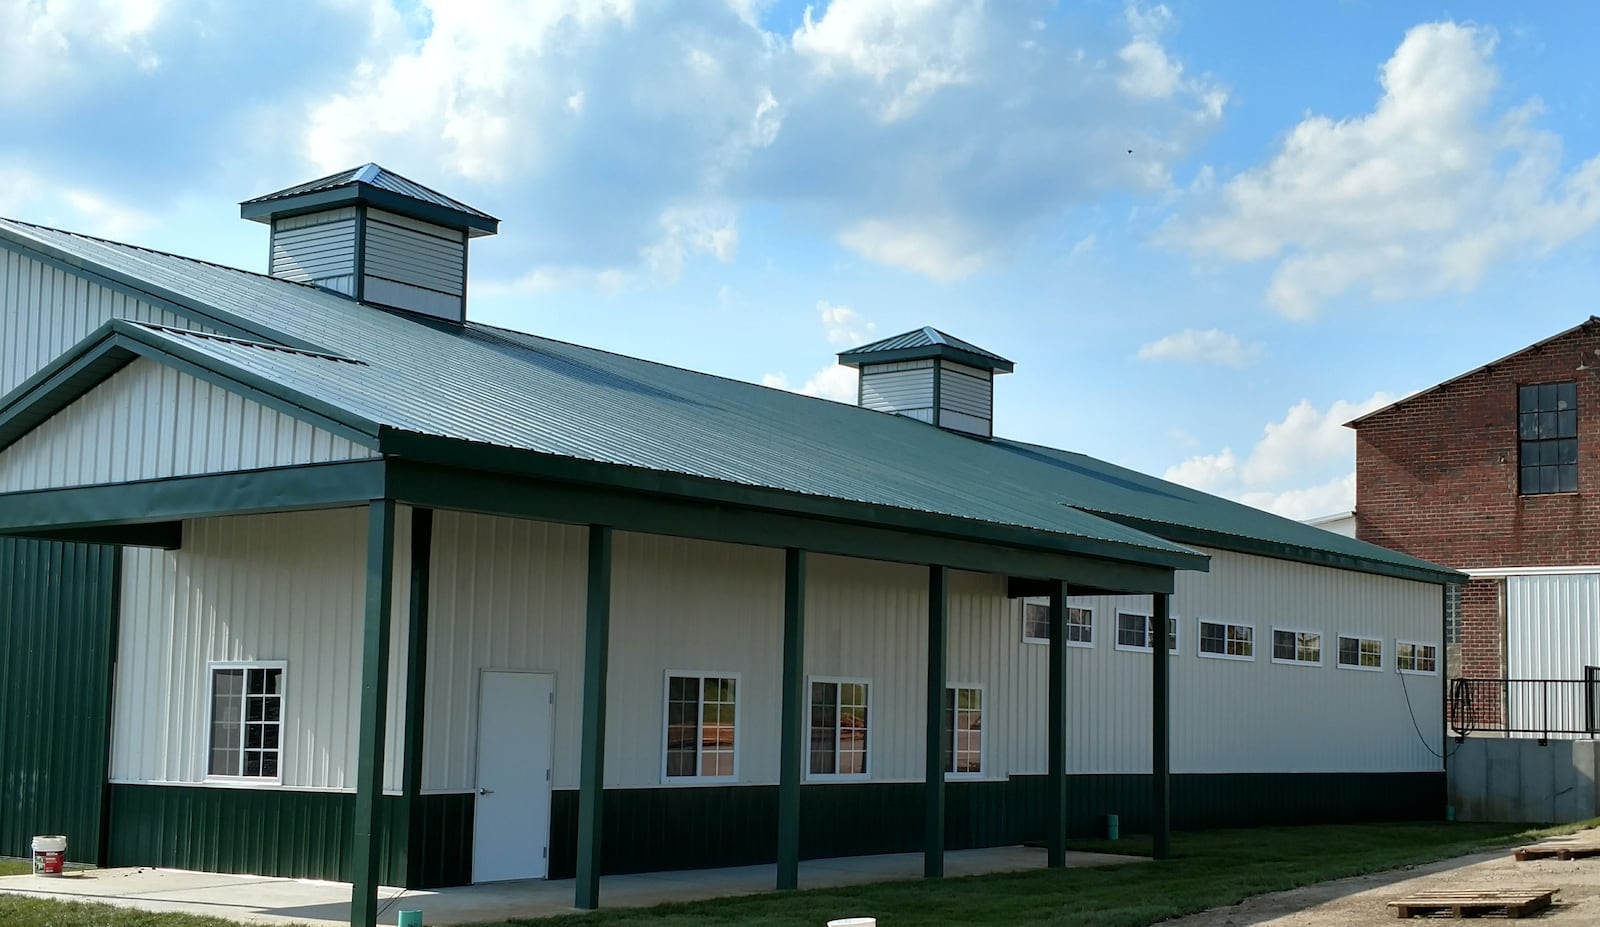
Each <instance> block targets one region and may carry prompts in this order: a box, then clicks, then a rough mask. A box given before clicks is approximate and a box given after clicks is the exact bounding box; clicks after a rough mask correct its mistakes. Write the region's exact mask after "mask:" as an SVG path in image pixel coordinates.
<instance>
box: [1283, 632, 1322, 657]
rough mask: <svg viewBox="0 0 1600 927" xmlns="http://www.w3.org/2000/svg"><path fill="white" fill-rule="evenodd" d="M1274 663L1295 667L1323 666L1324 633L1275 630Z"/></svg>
mask: <svg viewBox="0 0 1600 927" xmlns="http://www.w3.org/2000/svg"><path fill="white" fill-rule="evenodd" d="M1272 662H1274V663H1289V664H1293V665H1295V666H1321V665H1322V632H1321V631H1302V630H1299V629H1297V628H1273V629H1272Z"/></svg>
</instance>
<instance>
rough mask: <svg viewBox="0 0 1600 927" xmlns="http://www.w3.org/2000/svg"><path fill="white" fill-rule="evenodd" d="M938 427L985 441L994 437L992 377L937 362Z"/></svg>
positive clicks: (966, 367)
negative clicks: (984, 439) (972, 435)
mask: <svg viewBox="0 0 1600 927" xmlns="http://www.w3.org/2000/svg"><path fill="white" fill-rule="evenodd" d="M939 424H940V425H941V426H943V427H945V428H952V429H955V430H956V431H964V432H967V433H968V434H975V435H979V436H981V437H984V438H988V437H991V436H992V435H993V434H994V375H993V374H991V373H990V372H989V371H987V370H979V369H978V368H976V367H968V366H966V365H965V364H955V363H951V362H950V361H940V362H939Z"/></svg>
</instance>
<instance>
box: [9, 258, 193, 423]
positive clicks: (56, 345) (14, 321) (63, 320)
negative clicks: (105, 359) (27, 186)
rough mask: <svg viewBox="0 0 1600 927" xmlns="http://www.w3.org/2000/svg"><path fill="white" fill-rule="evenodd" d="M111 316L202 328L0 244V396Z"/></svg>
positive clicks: (112, 317)
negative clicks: (1, 246)
mask: <svg viewBox="0 0 1600 927" xmlns="http://www.w3.org/2000/svg"><path fill="white" fill-rule="evenodd" d="M114 318H116V319H131V320H134V321H140V322H154V323H157V324H159V325H168V326H173V327H184V328H195V329H198V330H203V329H201V328H200V326H195V325H192V324H189V323H188V322H186V321H184V320H182V319H180V318H179V317H178V316H176V315H174V314H172V313H170V312H167V311H165V310H162V309H158V308H156V307H155V306H152V305H150V304H149V303H146V302H142V301H140V300H137V299H134V298H131V297H129V296H127V295H125V294H122V293H118V292H116V291H114V290H110V289H107V288H106V287H103V286H100V285H99V284H96V283H91V282H89V281H88V280H85V279H83V278H82V277H79V276H77V275H75V274H70V273H68V272H66V271H64V270H60V269H58V268H55V267H51V266H50V265H48V264H45V263H43V262H41V261H36V260H34V259H33V258H30V257H28V256H26V255H23V254H20V253H18V252H16V251H12V250H10V249H7V248H0V396H4V395H5V394H6V393H9V392H11V391H12V390H13V389H15V388H16V387H17V386H18V385H19V384H21V383H22V382H23V381H24V380H26V379H28V378H29V377H31V376H33V375H34V374H35V373H37V372H38V371H39V370H40V369H41V368H43V367H44V366H45V365H46V364H49V363H50V362H51V361H53V360H55V359H56V358H57V357H59V356H61V354H62V353H64V352H65V351H66V350H67V349H68V348H70V347H72V346H73V345H74V344H77V343H78V342H79V341H82V340H83V339H84V338H85V337H86V336H87V335H88V334H89V333H90V332H92V331H94V330H95V329H97V328H99V327H100V326H101V325H104V324H105V323H106V322H107V321H109V320H111V319H114Z"/></svg>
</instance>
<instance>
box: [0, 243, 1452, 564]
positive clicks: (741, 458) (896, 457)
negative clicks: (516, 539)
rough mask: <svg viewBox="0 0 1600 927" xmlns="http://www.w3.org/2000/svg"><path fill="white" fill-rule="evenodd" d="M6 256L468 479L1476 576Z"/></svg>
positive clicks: (531, 339)
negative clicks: (117, 297)
mask: <svg viewBox="0 0 1600 927" xmlns="http://www.w3.org/2000/svg"><path fill="white" fill-rule="evenodd" d="M8 241H9V242H10V243H11V246H13V247H17V246H21V247H24V248H27V249H30V250H31V251H33V252H34V253H35V254H37V255H39V256H41V257H44V258H46V259H49V260H54V261H56V262H58V263H62V264H65V265H68V266H72V267H74V268H77V269H79V270H80V271H81V272H87V273H90V274H93V275H96V276H98V277H100V278H101V279H104V280H106V281H108V282H112V283H113V284H117V285H122V286H125V287H129V288H133V289H137V290H138V291H140V292H141V293H144V294H148V295H150V296H153V297H155V298H157V299H159V300H161V301H163V302H165V303H167V304H169V305H171V306H173V307H175V308H177V309H178V310H179V311H189V312H193V313H195V314H196V315H197V316H202V317H204V318H206V319H209V320H212V322H213V323H214V324H218V325H220V326H222V327H223V328H224V329H225V330H227V331H229V332H230V333H231V335H230V336H216V335H204V334H199V333H195V332H188V331H183V330H175V329H165V328H160V327H156V326H147V325H135V324H132V323H127V322H115V323H112V324H111V325H110V326H107V328H106V329H104V330H103V331H102V332H100V333H97V335H96V336H95V337H93V338H91V339H88V340H86V341H85V343H84V344H83V345H82V346H80V348H79V349H77V350H76V351H74V352H73V353H74V354H83V355H86V354H87V353H89V352H90V351H91V350H92V349H93V347H94V343H97V342H103V341H105V339H106V338H108V337H111V336H115V337H118V338H121V339H123V341H124V342H125V343H128V344H136V345H137V346H142V347H141V350H146V349H148V350H159V351H163V352H168V353H171V354H173V355H174V356H177V357H180V358H182V359H183V360H184V361H185V362H187V363H190V364H193V365H195V366H197V367H200V368H205V369H208V370H212V371H215V372H216V373H217V374H218V375H221V376H224V377H226V378H228V379H230V380H232V381H235V382H239V383H243V384H245V385H246V386H248V387H250V388H253V389H258V390H261V391H263V392H266V393H271V394H273V395H275V396H278V397H279V398H281V399H282V400H283V401H284V402H286V403H289V404H292V405H294V406H297V407H300V408H305V409H309V410H311V411H312V412H314V413H315V414H316V415H317V416H319V417H322V418H325V419H328V420H332V421H335V422H338V423H341V424H342V425H344V426H345V427H348V428H349V429H351V430H353V431H357V432H360V433H363V434H376V435H377V436H378V438H379V443H380V447H383V448H384V449H385V450H386V451H388V452H391V453H406V454H410V453H418V452H419V450H418V449H419V448H423V449H425V448H429V447H435V446H441V442H442V443H443V444H458V445H460V446H461V447H463V448H465V449H466V451H467V452H468V453H465V454H463V455H458V456H460V457H461V459H462V460H463V461H464V464H463V465H471V461H472V460H473V457H472V453H471V452H470V451H471V448H473V447H478V448H481V449H482V456H483V457H484V458H485V459H487V458H489V457H494V458H495V459H505V458H507V454H508V453H510V454H512V457H511V458H510V459H515V460H517V461H519V462H520V463H518V464H517V465H518V466H523V465H524V464H526V465H527V466H529V467H530V468H533V467H548V466H551V465H554V464H557V463H559V462H560V461H569V462H573V463H574V464H575V465H576V464H581V465H583V466H584V467H587V468H589V469H586V470H584V471H583V472H585V473H592V472H598V471H596V470H595V469H594V468H596V467H598V468H600V469H601V470H606V471H607V472H612V471H614V472H618V473H622V472H626V473H629V474H635V475H641V476H644V477H648V475H649V474H652V473H654V474H668V475H676V476H678V477H683V478H686V479H689V480H690V481H691V482H693V483H694V485H697V486H712V485H725V486H742V487H750V488H758V489H761V490H769V491H775V492H777V493H780V494H787V496H792V497H795V498H800V497H805V498H811V499H821V500H835V501H838V502H840V503H845V504H847V505H853V506H858V507H861V506H864V507H865V508H860V509H859V510H857V509H851V510H850V511H851V512H856V513H857V514H855V515H850V516H849V517H852V518H854V517H870V511H872V510H874V507H879V508H888V509H895V510H901V511H905V512H912V513H923V514H924V515H926V516H928V517H929V518H930V519H931V520H929V521H927V522H926V524H928V525H929V526H930V530H943V531H947V532H951V533H954V532H957V531H959V530H960V526H961V524H963V523H966V524H986V525H996V526H1007V527H1009V528H1014V529H1019V530H1020V531H1022V532H1023V534H1024V535H1025V536H1027V537H1029V538H1036V539H1038V540H1040V541H1041V542H1044V541H1048V543H1049V545H1051V546H1052V547H1054V548H1057V549H1061V550H1067V551H1091V552H1092V553H1093V554H1094V555H1095V556H1106V557H1111V558H1113V559H1125V560H1128V561H1131V562H1143V563H1152V564H1160V565H1164V566H1169V567H1174V568H1180V569H1205V562H1206V561H1205V558H1204V557H1203V556H1201V555H1198V554H1196V553H1194V552H1193V551H1191V550H1189V549H1188V548H1187V547H1185V546H1183V545H1185V544H1204V545H1207V546H1212V547H1216V548H1220V549H1228V550H1241V551H1246V552H1251V553H1258V554H1264V555H1267V556H1274V557H1281V558H1285V559H1290V560H1300V561H1304V562H1311V563H1322V564H1327V565H1333V566H1340V567H1344V568H1348V569H1355V570H1362V571H1366V572H1374V573H1383V574H1388V575H1395V576H1402V577H1405V578H1411V579H1421V580H1424V581H1429V582H1446V581H1455V580H1457V579H1459V578H1460V577H1459V574H1456V573H1454V572H1452V571H1448V570H1444V569H1442V568H1439V567H1436V566H1433V565H1431V564H1427V563H1425V562H1423V561H1420V560H1416V559H1415V558H1411V557H1407V556H1405V555H1402V554H1397V553H1394V552H1392V551H1388V550H1385V549H1383V548H1379V547H1375V546H1372V545H1368V544H1364V543H1361V542H1359V541H1354V540H1351V539H1349V538H1344V537H1341V536H1339V535H1335V534H1332V533H1330V532H1325V531H1322V530H1320V529H1316V528H1312V527H1309V526H1306V525H1301V524H1299V523H1297V522H1293V521H1289V520H1287V519H1283V518H1278V517H1276V516H1273V515H1270V514H1267V513H1265V512H1260V511H1257V510H1255V509H1250V508H1248V507H1245V506H1242V505H1238V504H1236V503H1232V502H1228V501H1226V500H1223V499H1219V498H1217V497H1215V496H1209V495H1206V494H1205V493H1200V492H1197V491H1195V490H1190V489H1185V488H1183V487H1179V486H1175V485H1173V484H1170V483H1165V482H1163V481H1161V480H1157V479H1155V478H1153V477H1148V476H1144V475H1142V474H1138V473H1134V472H1133V471H1129V470H1124V469H1122V468H1119V467H1114V466H1112V465H1110V464H1107V463H1104V462H1103V461H1097V460H1094V459H1093V458H1090V457H1086V456H1083V455H1079V454H1072V453H1069V452H1066V451H1059V450H1053V449H1050V448H1042V447H1035V446H1031V445H1026V444H1021V443H1017V442H1010V441H1005V440H1003V439H1002V440H996V441H993V442H989V441H977V440H972V439H970V438H966V437H963V436H960V435H957V434H953V433H951V432H948V431H945V430H943V429H939V428H933V427H930V426H928V425H926V424H923V423H921V422H917V421H913V420H911V419H908V418H904V417H900V416H890V415H884V414H882V413H879V412H873V411H870V410H866V409H859V408H856V407H854V406H848V405H843V404H840V403H835V402H829V401H826V400H821V399H813V398H810V397H805V396H799V395H796V394H793V393H789V392H786V391H782V390H775V389H768V388H766V387H761V386H756V385H753V384H750V383H745V382H741V381H735V380H727V379H723V378H721V377H715V376H711V375H708V374H704V373H698V372H694V371H688V370H683V369H680V368H676V367H670V366H666V365H663V364H657V363H653V362H650V361H645V360H640V359H637V358H631V357H625V356H622V355H618V354H612V353H608V352H605V351H599V350H595V349H593V348H586V347H582V346H579V345H573V344H566V343H563V342H559V341H553V340H550V339H547V338H540V337H537V336H535V335H530V334H525V333H522V332H516V331H511V330H508V329H502V328H495V327H491V326H485V325H479V324H475V323H468V324H466V325H454V324H447V323H436V322H431V321H423V320H419V319H417V318H415V317H411V316H406V315H401V314H396V313H389V312H384V311H381V310H377V309H374V308H372V307H368V306H363V305H361V304H359V303H356V302H353V301H351V300H348V299H344V298H342V297H339V296H335V295H333V294H330V293H327V292H324V291H321V290H318V289H316V288H313V287H309V286H305V285H301V284H296V283H291V282H288V281H284V280H278V279H275V278H272V277H267V276H263V275H260V274H253V273H248V272H245V271H240V270H235V269H231V268H225V267H220V266H217V265H213V264H206V263H202V262H199V261H194V260H190V259H187V258H182V257H178V256H175V255H170V254H164V253H161V252H155V251H149V250H145V249H141V248H137V247H134V246H130V245H124V244H118V243H115V242H107V241H102V240H98V239H92V238H87V237H84V236H80V235H74V234H72V233H68V232H61V231H57V230H53V229H46V228H41V227H38V226H29V225H25V224H22V223H17V222H13V221H10V220H4V219H0V245H4V244H6V243H7V242H8ZM241 333H242V335H241ZM273 342H276V343H278V344H284V345H290V346H292V347H293V348H295V350H281V349H278V348H277V347H276V346H275V345H273V344H272V343H273ZM72 362H73V358H72V356H71V355H69V356H68V357H65V358H62V359H61V360H60V361H58V362H57V364H56V365H53V367H52V368H51V369H48V370H46V371H42V372H41V373H40V374H39V375H38V376H35V377H34V378H32V379H30V381H29V382H28V383H26V384H23V386H21V387H19V388H18V389H17V390H16V391H14V392H13V393H12V395H11V396H9V397H5V398H3V399H0V420H3V418H4V417H5V416H7V415H11V414H15V412H16V410H17V409H19V408H22V407H24V406H26V405H27V404H28V403H29V402H30V401H31V397H32V396H33V394H34V393H37V392H39V391H41V390H45V389H47V388H48V386H49V381H50V379H51V377H52V376H59V377H61V378H66V376H67V373H66V368H68V367H69V366H70V365H71V363H72ZM52 371H54V372H52ZM80 381H81V378H79V380H74V381H73V382H74V384H75V387H74V388H78V387H81V386H82V383H81V382H80ZM57 401H59V396H58V397H57ZM428 442H434V443H432V444H430V443H428ZM397 449H403V451H402V450H397ZM519 453H520V454H523V455H524V456H521V457H516V456H515V454H519ZM530 472H531V471H530ZM544 472H548V471H547V470H546V471H544ZM653 479H655V481H656V482H657V483H660V485H667V483H668V482H671V481H666V480H663V479H662V478H660V477H656V478H653ZM681 483H682V481H681V480H680V481H678V482H674V483H672V485H674V486H676V485H680V484H681ZM640 485H651V484H650V483H649V481H648V480H646V481H644V482H641V483H640ZM861 512H865V513H867V515H860V514H859V513H861ZM940 519H944V521H941V520H940Z"/></svg>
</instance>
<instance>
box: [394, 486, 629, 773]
mask: <svg viewBox="0 0 1600 927" xmlns="http://www.w3.org/2000/svg"><path fill="white" fill-rule="evenodd" d="M433 530H434V535H433V538H434V540H433V568H432V572H431V579H430V588H429V594H430V598H429V606H428V631H429V634H428V686H427V707H426V713H425V726H426V734H425V736H424V738H423V740H424V750H425V760H424V764H423V774H422V775H423V780H422V781H423V788H424V789H425V790H429V791H465V790H469V789H472V788H475V787H476V785H477V727H478V677H479V673H480V671H481V670H484V669H507V670H518V669H521V670H541V671H545V672H553V673H555V676H556V727H555V742H556V751H555V752H556V755H555V769H554V779H555V783H556V786H557V787H558V788H562V787H572V786H576V785H577V782H578V752H577V745H578V741H579V736H578V735H579V730H580V723H581V721H582V717H583V715H582V712H583V673H582V667H583V623H584V600H585V582H586V576H587V568H588V567H587V564H588V559H587V558H588V553H587V551H588V547H587V544H588V542H587V532H585V530H584V529H583V528H577V527H572V526H569V525H557V524H551V523H549V522H537V521H526V520H520V519H513V518H494V517H490V516H486V515H470V514H465V513H459V512H443V511H441V512H437V513H435V515H434V529H433ZM614 633H615V632H614ZM613 646H616V645H615V644H613ZM614 763H615V760H612V761H610V762H608V763H607V765H608V766H612V767H613V768H615V767H614Z"/></svg>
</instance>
